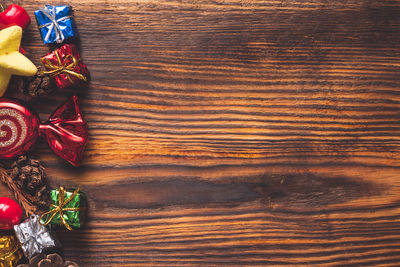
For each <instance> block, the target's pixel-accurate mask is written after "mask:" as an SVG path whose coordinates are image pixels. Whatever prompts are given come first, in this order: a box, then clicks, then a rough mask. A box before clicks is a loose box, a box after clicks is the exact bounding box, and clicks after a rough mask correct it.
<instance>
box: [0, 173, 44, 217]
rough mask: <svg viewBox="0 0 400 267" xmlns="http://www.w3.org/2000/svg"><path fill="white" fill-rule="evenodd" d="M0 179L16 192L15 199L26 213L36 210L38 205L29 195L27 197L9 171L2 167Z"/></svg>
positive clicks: (29, 213)
mask: <svg viewBox="0 0 400 267" xmlns="http://www.w3.org/2000/svg"><path fill="white" fill-rule="evenodd" d="M0 181H1V182H3V183H4V184H5V185H7V186H8V188H10V190H11V192H13V193H14V196H15V199H16V200H17V201H18V203H19V204H20V205H21V206H22V208H23V209H24V210H25V214H26V215H31V214H33V213H34V212H35V211H36V209H37V207H36V206H35V205H34V204H33V203H32V202H31V201H30V200H29V199H28V198H27V197H25V192H23V191H21V190H20V188H18V187H17V185H16V184H15V183H14V181H13V179H12V177H11V176H10V175H9V174H8V172H7V171H6V170H5V169H3V168H1V167H0Z"/></svg>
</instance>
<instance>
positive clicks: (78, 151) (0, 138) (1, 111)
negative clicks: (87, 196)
mask: <svg viewBox="0 0 400 267" xmlns="http://www.w3.org/2000/svg"><path fill="white" fill-rule="evenodd" d="M39 136H42V137H43V138H45V139H46V140H47V143H48V144H49V146H50V148H51V149H52V150H53V152H54V153H55V154H57V155H58V156H60V157H61V158H63V159H65V160H67V161H68V162H70V163H71V164H72V165H74V166H78V165H79V164H80V161H81V159H82V154H83V150H84V148H85V145H86V142H87V138H88V131H87V128H86V122H85V121H84V119H83V117H82V114H81V113H80V110H79V106H78V98H77V96H72V97H71V98H70V99H69V100H68V101H67V102H65V103H64V104H63V105H62V106H60V107H59V108H58V109H57V110H56V111H55V112H54V113H53V114H52V115H51V116H50V118H49V120H48V121H47V122H45V123H43V124H41V123H40V121H39V117H38V115H37V114H36V113H35V112H34V111H32V110H31V109H29V108H28V107H26V106H25V105H23V104H21V103H20V102H19V101H17V100H11V99H6V98H0V158H3V159H4V158H14V157H16V156H18V155H21V154H23V153H25V152H27V151H29V150H30V149H31V148H32V146H33V145H34V144H35V142H36V140H37V138H38V137H39Z"/></svg>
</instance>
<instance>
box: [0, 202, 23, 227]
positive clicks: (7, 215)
mask: <svg viewBox="0 0 400 267" xmlns="http://www.w3.org/2000/svg"><path fill="white" fill-rule="evenodd" d="M21 218H22V208H21V206H20V205H19V204H18V203H17V202H15V201H14V200H12V199H11V198H8V197H0V229H1V230H10V229H13V228H14V225H16V224H19V222H20V221H21Z"/></svg>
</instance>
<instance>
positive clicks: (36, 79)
mask: <svg viewBox="0 0 400 267" xmlns="http://www.w3.org/2000/svg"><path fill="white" fill-rule="evenodd" d="M38 69H39V71H38V72H37V73H36V74H35V75H34V76H32V77H23V78H22V79H21V85H20V86H19V87H20V88H21V90H22V93H23V94H24V95H27V96H30V97H40V96H46V95H48V94H50V93H51V92H52V91H53V90H54V85H53V82H52V78H51V77H50V76H49V75H48V74H44V73H43V71H42V69H41V67H38Z"/></svg>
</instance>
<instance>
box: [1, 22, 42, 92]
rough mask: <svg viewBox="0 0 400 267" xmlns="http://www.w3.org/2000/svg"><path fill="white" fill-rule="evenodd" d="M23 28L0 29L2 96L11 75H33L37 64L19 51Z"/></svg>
mask: <svg viewBox="0 0 400 267" xmlns="http://www.w3.org/2000/svg"><path fill="white" fill-rule="evenodd" d="M21 38H22V28H21V27H19V26H11V27H8V28H5V29H4V30H1V31H0V96H2V95H3V94H4V92H5V91H6V89H7V86H8V83H9V81H10V78H11V75H20V76H33V75H35V74H36V72H37V68H36V66H35V65H34V64H33V63H32V62H31V61H30V60H29V59H28V58H26V57H25V56H24V55H22V54H21V53H20V52H19V46H20V45H21Z"/></svg>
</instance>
